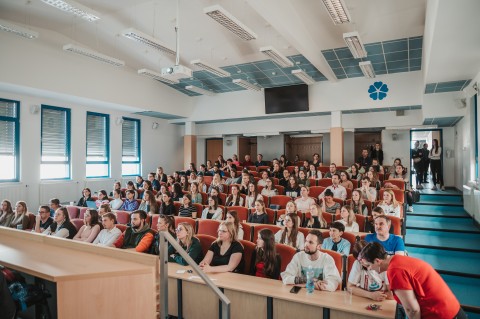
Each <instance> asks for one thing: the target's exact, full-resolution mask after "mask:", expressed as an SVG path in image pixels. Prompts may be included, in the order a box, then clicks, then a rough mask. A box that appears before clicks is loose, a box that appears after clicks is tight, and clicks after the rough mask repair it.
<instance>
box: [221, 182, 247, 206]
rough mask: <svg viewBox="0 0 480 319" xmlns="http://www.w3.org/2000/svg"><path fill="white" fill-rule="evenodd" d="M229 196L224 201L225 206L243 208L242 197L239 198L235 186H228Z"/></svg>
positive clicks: (238, 191) (238, 192)
mask: <svg viewBox="0 0 480 319" xmlns="http://www.w3.org/2000/svg"><path fill="white" fill-rule="evenodd" d="M230 189H231V192H232V193H231V194H230V195H228V197H227V199H226V200H225V206H243V197H242V196H240V190H239V189H238V185H237V184H233V185H232V186H230Z"/></svg>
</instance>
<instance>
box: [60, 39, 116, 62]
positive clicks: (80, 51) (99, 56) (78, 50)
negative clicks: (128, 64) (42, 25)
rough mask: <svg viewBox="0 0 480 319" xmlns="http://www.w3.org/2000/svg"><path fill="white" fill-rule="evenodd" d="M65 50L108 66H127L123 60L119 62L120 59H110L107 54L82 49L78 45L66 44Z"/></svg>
mask: <svg viewBox="0 0 480 319" xmlns="http://www.w3.org/2000/svg"><path fill="white" fill-rule="evenodd" d="M63 50H64V51H70V52H73V53H77V54H80V55H84V56H86V57H89V58H92V59H95V60H97V61H100V62H104V63H108V64H110V65H114V66H124V65H125V62H124V61H122V60H118V59H115V58H112V57H109V56H108V55H105V54H102V53H99V52H95V51H93V50H90V49H86V48H82V47H79V46H78V45H74V44H65V45H64V46H63Z"/></svg>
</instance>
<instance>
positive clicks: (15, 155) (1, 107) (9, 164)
mask: <svg viewBox="0 0 480 319" xmlns="http://www.w3.org/2000/svg"><path fill="white" fill-rule="evenodd" d="M19 149H20V102H18V101H12V100H5V99H0V167H1V168H2V169H1V170H0V182H18V181H19V179H20V178H19V177H20V174H19V171H20V154H19V153H20V152H19Z"/></svg>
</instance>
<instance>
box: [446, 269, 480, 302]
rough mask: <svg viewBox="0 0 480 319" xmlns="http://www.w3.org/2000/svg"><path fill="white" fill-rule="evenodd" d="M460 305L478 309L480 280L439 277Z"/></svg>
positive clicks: (447, 276) (449, 276)
mask: <svg viewBox="0 0 480 319" xmlns="http://www.w3.org/2000/svg"><path fill="white" fill-rule="evenodd" d="M441 276H442V278H443V280H445V282H446V283H447V285H448V286H449V287H450V289H451V290H452V292H453V293H454V294H455V296H456V297H457V299H458V301H460V303H461V304H462V305H469V306H475V307H480V298H479V296H480V279H475V278H466V277H460V276H452V275H441Z"/></svg>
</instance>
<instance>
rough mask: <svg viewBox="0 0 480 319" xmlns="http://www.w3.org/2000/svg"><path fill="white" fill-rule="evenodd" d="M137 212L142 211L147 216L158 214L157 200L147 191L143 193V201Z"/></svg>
mask: <svg viewBox="0 0 480 319" xmlns="http://www.w3.org/2000/svg"><path fill="white" fill-rule="evenodd" d="M138 210H144V211H146V212H148V215H155V214H158V210H159V208H158V204H157V200H156V199H155V195H153V192H152V191H150V190H148V191H144V192H143V199H142V202H141V203H140V206H138Z"/></svg>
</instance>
